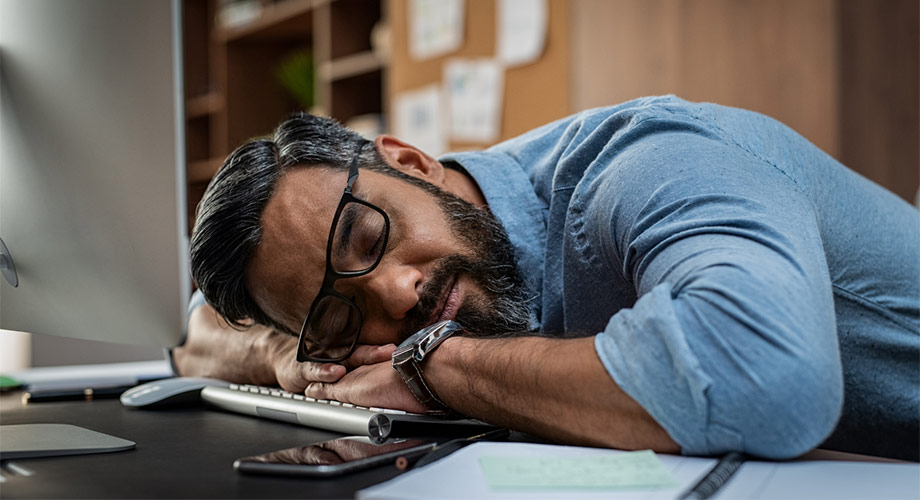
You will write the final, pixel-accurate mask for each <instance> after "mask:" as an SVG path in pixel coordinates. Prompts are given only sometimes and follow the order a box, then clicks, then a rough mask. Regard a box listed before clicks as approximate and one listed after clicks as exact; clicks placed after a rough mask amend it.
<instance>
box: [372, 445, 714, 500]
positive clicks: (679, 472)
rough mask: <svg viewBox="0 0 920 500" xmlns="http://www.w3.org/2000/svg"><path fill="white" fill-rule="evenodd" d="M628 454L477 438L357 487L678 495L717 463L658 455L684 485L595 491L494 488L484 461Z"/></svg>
mask: <svg viewBox="0 0 920 500" xmlns="http://www.w3.org/2000/svg"><path fill="white" fill-rule="evenodd" d="M620 453H623V452H622V451H618V450H607V449H600V448H584V447H577V446H555V445H547V444H533V443H509V442H504V443H475V444H472V445H470V446H467V447H466V448H463V449H461V450H459V451H457V452H456V453H454V454H452V455H450V456H449V457H447V458H445V459H443V460H439V461H437V462H435V463H433V464H431V465H427V466H425V467H422V468H421V469H418V470H412V471H410V472H407V473H405V474H403V475H401V476H399V477H397V478H395V479H392V480H390V481H387V482H385V483H382V484H378V485H377V486H373V487H371V488H368V489H365V490H361V491H359V492H358V495H357V497H358V498H359V499H397V498H398V499H406V500H412V499H419V500H422V499H424V500H430V499H434V498H445V499H469V498H477V499H489V498H500V499H514V500H525V499H535V500H540V499H559V498H567V499H569V498H571V499H581V498H585V499H602V498H603V499H640V500H641V499H662V498H675V497H676V496H677V495H679V494H680V493H681V492H682V491H683V487H684V486H686V485H690V484H692V483H693V482H695V481H696V480H698V478H700V477H701V476H702V475H703V474H705V473H706V472H708V471H709V469H711V468H712V466H713V465H714V464H715V462H716V461H715V460H714V459H710V458H687V457H680V456H675V455H661V454H659V455H658V458H660V459H661V461H662V463H663V464H664V466H665V467H666V468H667V469H668V470H669V471H670V472H671V475H672V476H674V479H675V480H676V481H677V482H678V483H679V484H680V485H681V486H680V487H675V488H662V489H654V490H641V489H626V490H609V489H608V490H590V489H574V490H559V489H553V490H549V491H535V490H529V491H493V490H492V489H490V488H489V486H488V485H487V483H486V479H485V475H484V474H483V473H482V469H481V468H480V466H479V458H480V457H483V456H496V455H500V456H523V457H540V456H548V457H603V456H611V455H616V454H620Z"/></svg>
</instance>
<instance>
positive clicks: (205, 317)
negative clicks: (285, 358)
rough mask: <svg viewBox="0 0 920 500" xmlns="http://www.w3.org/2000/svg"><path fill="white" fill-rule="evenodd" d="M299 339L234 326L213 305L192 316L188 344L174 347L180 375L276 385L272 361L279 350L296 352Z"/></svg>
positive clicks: (265, 330)
mask: <svg viewBox="0 0 920 500" xmlns="http://www.w3.org/2000/svg"><path fill="white" fill-rule="evenodd" d="M294 341H295V339H294V338H293V337H290V336H288V335H283V334H279V333H276V332H275V331H273V330H272V329H270V328H267V327H263V326H253V327H250V328H248V329H245V330H236V329H233V328H230V327H229V326H228V325H227V323H226V321H224V320H222V319H221V318H220V316H219V315H218V314H217V312H215V311H214V309H212V308H211V307H210V306H207V305H205V306H201V307H198V308H196V309H195V310H194V311H192V314H191V316H190V317H189V325H188V338H187V340H186V342H185V345H183V346H181V347H177V348H175V349H173V357H174V360H175V363H176V367H177V368H178V369H179V375H182V376H186V377H189V376H194V377H214V378H219V379H222V380H227V381H230V382H237V383H251V384H259V385H274V384H276V383H277V377H276V375H275V370H274V368H273V365H272V360H273V359H274V357H275V356H277V355H278V354H279V352H284V351H286V352H293V351H292V349H293V344H294Z"/></svg>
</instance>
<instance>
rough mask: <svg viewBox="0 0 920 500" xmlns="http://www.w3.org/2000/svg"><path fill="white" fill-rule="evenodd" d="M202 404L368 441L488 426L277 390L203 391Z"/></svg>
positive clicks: (479, 429)
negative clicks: (362, 438)
mask: <svg viewBox="0 0 920 500" xmlns="http://www.w3.org/2000/svg"><path fill="white" fill-rule="evenodd" d="M201 399H202V400H203V401H204V402H205V403H207V404H209V405H211V406H215V407H217V408H220V409H223V410H226V411H231V412H234V413H241V414H244V415H250V416H254V417H260V418H268V419H272V420H280V421H282V422H288V423H292V424H297V425H303V426H307V427H315V428H319V429H325V430H328V431H334V432H341V433H343V434H350V435H356V436H367V437H369V438H371V439H373V440H376V441H383V440H386V439H388V438H391V437H415V436H444V435H454V434H465V433H468V432H472V431H475V432H482V430H483V429H484V428H489V427H491V426H489V425H488V424H485V423H483V422H481V421H479V420H473V419H467V418H442V417H435V416H430V415H423V414H419V413H410V412H406V411H402V410H394V409H390V408H375V407H367V406H359V405H354V404H351V403H344V402H341V401H334V400H328V399H314V398H311V397H308V396H304V395H303V394H295V393H291V392H287V391H284V390H282V389H279V388H277V387H261V386H256V385H245V384H230V385H229V386H227V387H222V386H207V387H205V388H204V389H202V391H201Z"/></svg>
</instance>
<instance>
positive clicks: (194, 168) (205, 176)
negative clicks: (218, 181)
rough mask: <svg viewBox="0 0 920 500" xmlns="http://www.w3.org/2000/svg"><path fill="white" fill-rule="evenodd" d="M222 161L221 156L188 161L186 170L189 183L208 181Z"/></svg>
mask: <svg viewBox="0 0 920 500" xmlns="http://www.w3.org/2000/svg"><path fill="white" fill-rule="evenodd" d="M223 163H224V160H223V159H222V158H211V159H208V160H200V161H193V162H189V164H188V172H186V174H187V175H188V182H189V184H201V183H207V182H209V181H210V180H211V177H214V174H215V173H217V170H218V169H220V167H221V165H223Z"/></svg>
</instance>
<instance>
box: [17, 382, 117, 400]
mask: <svg viewBox="0 0 920 500" xmlns="http://www.w3.org/2000/svg"><path fill="white" fill-rule="evenodd" d="M132 387H134V386H133V385H119V386H115V387H96V388H93V387H87V388H85V389H61V390H47V391H32V392H24V393H22V403H23V404H27V403H46V402H52V401H84V400H85V401H92V400H93V399H106V398H117V397H118V396H120V395H121V393H123V392H125V391H127V390H128V389H130V388H132Z"/></svg>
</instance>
